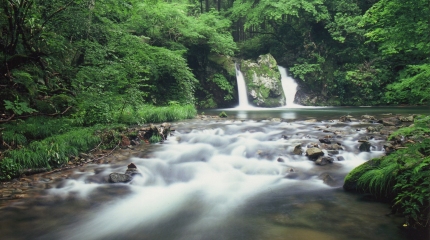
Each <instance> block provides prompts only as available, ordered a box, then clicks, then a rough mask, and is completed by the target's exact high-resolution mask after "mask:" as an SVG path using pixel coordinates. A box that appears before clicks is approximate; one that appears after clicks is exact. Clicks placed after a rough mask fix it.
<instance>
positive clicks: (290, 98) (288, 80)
mask: <svg viewBox="0 0 430 240" xmlns="http://www.w3.org/2000/svg"><path fill="white" fill-rule="evenodd" d="M278 69H279V72H280V73H281V83H282V89H283V90H284V94H285V98H286V102H285V103H286V104H285V105H286V106H287V107H294V106H298V105H297V104H294V97H295V96H296V92H297V83H296V81H295V80H294V79H293V78H292V77H289V76H288V74H287V69H285V68H284V67H281V66H278Z"/></svg>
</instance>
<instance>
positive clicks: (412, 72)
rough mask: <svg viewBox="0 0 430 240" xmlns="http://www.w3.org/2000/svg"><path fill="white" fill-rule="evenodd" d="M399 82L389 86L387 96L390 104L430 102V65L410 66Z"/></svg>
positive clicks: (400, 76) (401, 75)
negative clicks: (429, 82)
mask: <svg viewBox="0 0 430 240" xmlns="http://www.w3.org/2000/svg"><path fill="white" fill-rule="evenodd" d="M399 79H400V80H399V81H398V82H394V83H392V84H390V85H388V87H387V89H388V91H387V92H386V94H385V97H386V99H387V100H386V101H387V102H390V103H409V104H425V103H428V102H430V85H429V84H428V81H429V79H430V64H429V63H427V64H421V65H408V66H406V68H405V69H404V70H402V71H401V72H400V75H399Z"/></svg>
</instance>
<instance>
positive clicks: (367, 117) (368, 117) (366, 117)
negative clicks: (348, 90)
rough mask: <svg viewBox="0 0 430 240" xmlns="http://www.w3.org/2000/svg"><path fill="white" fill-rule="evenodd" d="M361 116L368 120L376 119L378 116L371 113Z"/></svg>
mask: <svg viewBox="0 0 430 240" xmlns="http://www.w3.org/2000/svg"><path fill="white" fill-rule="evenodd" d="M361 118H363V119H367V120H376V118H375V117H374V116H371V115H362V116H361Z"/></svg>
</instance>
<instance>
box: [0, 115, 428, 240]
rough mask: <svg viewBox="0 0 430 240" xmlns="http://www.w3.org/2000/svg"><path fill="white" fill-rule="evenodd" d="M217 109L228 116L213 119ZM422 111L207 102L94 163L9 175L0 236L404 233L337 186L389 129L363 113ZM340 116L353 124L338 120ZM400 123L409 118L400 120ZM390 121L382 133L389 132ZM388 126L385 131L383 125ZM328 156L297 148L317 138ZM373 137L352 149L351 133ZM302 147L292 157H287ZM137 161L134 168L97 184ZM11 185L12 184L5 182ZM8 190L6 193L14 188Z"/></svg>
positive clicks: (379, 209) (377, 151)
mask: <svg viewBox="0 0 430 240" xmlns="http://www.w3.org/2000/svg"><path fill="white" fill-rule="evenodd" d="M222 111H225V112H226V113H227V115H228V118H227V119H219V118H214V117H212V116H214V115H218V114H219V113H220V112H222ZM426 112H427V109H426V108H419V107H417V108H411V107H408V108H366V107H362V108H294V109H291V108H290V109H288V108H279V109H244V110H237V109H218V110H206V111H205V114H204V116H199V118H196V119H192V120H187V121H181V122H176V123H173V124H172V126H173V128H174V129H175V131H173V132H172V135H171V136H169V137H168V139H167V140H166V141H165V142H164V143H162V144H153V145H146V144H143V145H141V146H138V147H136V148H134V149H121V150H118V151H116V152H115V153H114V155H112V156H109V157H106V158H104V159H103V161H101V162H100V163H99V164H87V165H85V166H82V167H78V168H74V169H70V170H65V171H61V172H55V173H51V174H46V173H45V174H37V175H32V176H28V177H26V178H24V179H19V180H15V183H14V182H12V183H11V184H16V185H17V186H20V188H23V187H22V186H23V184H22V183H26V184H24V186H25V187H24V188H25V189H19V190H21V191H22V192H23V193H20V192H18V194H23V196H22V199H14V200H0V206H1V208H0V236H2V239H184V240H185V239H196V240H197V239H299V240H300V239H304V240H305V239H306V240H308V239H333V240H335V239H339V240H340V239H375V240H376V239H378V240H379V239H393V240H397V239H398V240H405V239H410V236H408V235H407V234H406V232H404V231H403V230H402V228H401V227H400V226H401V225H402V223H403V218H402V217H401V216H395V215H390V214H389V213H390V208H389V206H390V205H389V204H383V203H377V202H375V201H373V200H371V199H369V198H366V196H362V195H358V194H351V193H346V192H344V191H343V189H342V185H343V178H344V177H345V175H346V174H347V173H348V172H349V171H351V170H352V169H353V168H354V167H356V166H358V165H360V164H362V163H364V162H365V161H367V160H370V159H371V158H374V157H379V156H382V155H384V154H385V153H384V149H383V145H384V143H385V142H386V138H387V135H384V134H381V133H369V132H368V131H367V130H366V129H367V128H368V127H369V126H375V125H377V124H378V123H376V121H373V120H369V119H363V118H362V115H372V116H375V118H377V119H378V118H382V117H386V116H395V115H396V114H399V115H402V116H409V115H411V114H420V113H426ZM345 115H350V117H351V119H352V120H351V122H349V121H347V122H341V121H339V118H340V117H341V116H345ZM404 124H410V123H404ZM395 129H396V127H393V128H390V129H388V130H390V131H391V130H395ZM388 130H387V131H388ZM322 138H328V139H330V140H331V141H332V143H333V144H337V145H339V146H342V149H341V150H338V152H329V151H328V150H325V149H324V153H325V155H327V156H328V155H330V156H332V157H333V159H334V161H333V163H330V164H326V165H323V166H321V165H317V164H315V161H311V160H309V159H308V157H307V156H306V155H305V154H304V152H305V151H306V149H307V148H308V147H310V146H311V145H314V144H319V145H320V144H321V143H320V141H319V139H322ZM363 139H366V140H367V141H368V142H370V143H371V146H372V147H371V151H370V152H360V151H359V146H360V144H361V142H360V140H363ZM297 145H301V146H302V148H303V153H302V154H299V155H297V154H293V151H294V148H295V147H296V146H297ZM131 162H133V163H135V164H136V165H137V167H138V169H139V170H140V172H141V173H142V177H137V178H135V179H134V180H133V181H132V182H131V183H127V184H125V183H124V184H110V183H107V177H108V175H109V174H110V173H112V172H120V173H121V172H122V173H123V172H124V171H125V170H126V168H127V165H128V164H129V163H131ZM9 187H10V186H9ZM15 194H16V193H15Z"/></svg>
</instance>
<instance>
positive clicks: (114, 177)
mask: <svg viewBox="0 0 430 240" xmlns="http://www.w3.org/2000/svg"><path fill="white" fill-rule="evenodd" d="M131 180H133V177H132V176H131V175H128V174H124V173H111V174H109V182H110V183H127V182H130V181H131Z"/></svg>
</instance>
